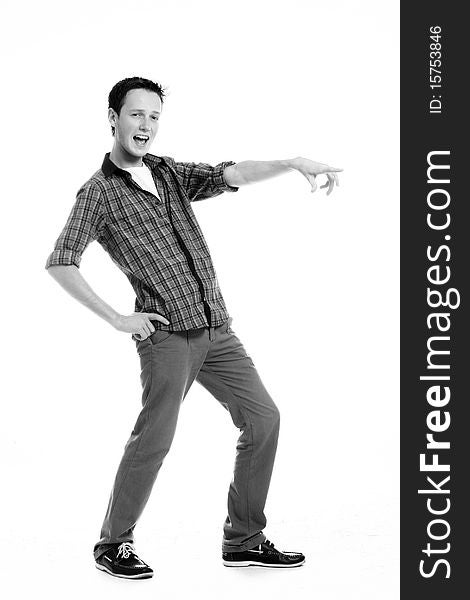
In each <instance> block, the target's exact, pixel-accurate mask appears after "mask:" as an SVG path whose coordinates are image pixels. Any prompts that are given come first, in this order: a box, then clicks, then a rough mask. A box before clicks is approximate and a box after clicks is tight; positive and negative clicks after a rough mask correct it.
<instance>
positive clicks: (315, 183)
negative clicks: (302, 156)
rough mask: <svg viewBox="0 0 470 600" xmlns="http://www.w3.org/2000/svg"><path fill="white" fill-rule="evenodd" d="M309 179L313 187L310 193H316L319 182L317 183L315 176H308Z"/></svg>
mask: <svg viewBox="0 0 470 600" xmlns="http://www.w3.org/2000/svg"><path fill="white" fill-rule="evenodd" d="M307 179H308V181H309V183H310V185H311V186H312V189H311V190H310V191H311V192H312V194H313V192H315V191H316V189H317V182H316V178H315V175H307Z"/></svg>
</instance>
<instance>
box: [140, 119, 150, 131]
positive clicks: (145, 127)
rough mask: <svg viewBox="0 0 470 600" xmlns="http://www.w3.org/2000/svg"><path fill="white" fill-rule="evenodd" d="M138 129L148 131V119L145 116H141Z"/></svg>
mask: <svg viewBox="0 0 470 600" xmlns="http://www.w3.org/2000/svg"><path fill="white" fill-rule="evenodd" d="M139 129H141V130H142V131H150V120H149V119H148V118H147V117H143V118H142V120H141V122H140V127H139Z"/></svg>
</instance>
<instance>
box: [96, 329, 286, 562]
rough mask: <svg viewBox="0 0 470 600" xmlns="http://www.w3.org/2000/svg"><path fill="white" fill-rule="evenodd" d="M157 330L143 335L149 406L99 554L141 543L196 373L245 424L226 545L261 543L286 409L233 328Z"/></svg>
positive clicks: (127, 452)
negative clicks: (137, 533) (142, 521)
mask: <svg viewBox="0 0 470 600" xmlns="http://www.w3.org/2000/svg"><path fill="white" fill-rule="evenodd" d="M231 322H232V319H231V318H230V319H228V321H226V322H225V323H224V324H223V325H220V326H218V327H211V328H209V327H205V328H203V329H194V330H189V331H176V332H169V331H161V330H156V331H155V332H154V333H153V334H152V335H151V336H150V337H148V338H147V339H145V340H143V341H137V342H136V345H137V352H138V354H139V356H140V364H141V382H142V388H143V391H142V410H141V411H140V414H139V416H138V418H137V421H136V423H135V426H134V429H133V430H132V433H131V436H130V438H129V440H128V441H127V444H126V446H125V449H124V455H123V457H122V460H121V463H120V465H119V468H118V471H117V474H116V479H115V481H114V486H113V489H112V492H111V496H110V499H109V504H108V509H107V512H106V516H105V519H104V522H103V526H102V529H101V539H100V540H99V541H98V542H97V543H96V544H95V546H94V550H93V553H94V556H95V559H96V558H98V556H100V555H101V554H102V553H103V552H105V551H106V549H107V548H108V547H109V546H108V544H116V543H122V542H131V543H132V542H133V541H134V528H135V525H136V523H137V521H138V519H139V517H140V515H141V514H142V511H143V510H144V508H145V505H146V503H147V500H148V498H149V496H150V492H151V490H152V486H153V484H154V482H155V479H156V477H157V474H158V471H159V469H160V467H161V465H162V462H163V459H164V458H165V456H166V454H167V453H168V451H169V449H170V446H171V442H172V440H173V436H174V433H175V429H176V422H177V419H178V413H179V409H180V406H181V403H182V401H183V400H184V398H185V396H186V394H187V393H188V391H189V388H190V387H191V385H192V383H193V381H194V380H195V379H196V380H197V381H198V382H199V383H200V384H201V385H203V386H204V387H205V388H206V389H207V390H208V391H209V392H210V393H211V394H212V395H213V396H214V397H215V398H216V399H217V400H218V401H219V402H220V403H221V404H222V405H223V406H224V408H226V409H227V411H228V412H229V413H230V416H231V418H232V421H233V423H234V424H235V426H236V427H237V428H238V429H240V436H239V438H238V442H237V446H236V459H235V469H234V473H233V478H232V481H231V483H230V487H229V492H228V515H227V518H226V519H225V523H224V526H223V538H222V550H223V551H224V552H237V551H243V550H247V549H249V548H253V547H254V546H256V545H258V544H260V543H261V542H263V541H264V540H265V539H266V537H265V535H264V534H263V531H262V530H263V528H264V527H265V526H266V518H265V515H264V506H265V502H266V497H267V494H268V488H269V483H270V480H271V473H272V469H273V464H274V457H275V454H276V448H277V440H278V434H279V411H278V409H277V407H276V405H275V404H274V402H273V400H272V399H271V397H270V396H269V394H268V392H267V391H266V389H265V387H264V385H263V383H262V381H261V379H260V377H259V375H258V373H257V371H256V368H255V366H254V364H253V361H252V360H251V358H250V357H249V356H248V355H247V353H246V351H245V349H244V347H243V345H242V343H241V342H240V340H239V339H238V337H237V336H236V335H235V334H234V332H233V331H232V329H231V328H230V324H231Z"/></svg>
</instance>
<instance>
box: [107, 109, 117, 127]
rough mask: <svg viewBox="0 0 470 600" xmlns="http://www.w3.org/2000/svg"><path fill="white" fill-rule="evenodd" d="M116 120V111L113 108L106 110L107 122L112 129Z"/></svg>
mask: <svg viewBox="0 0 470 600" xmlns="http://www.w3.org/2000/svg"><path fill="white" fill-rule="evenodd" d="M116 119H117V113H116V111H115V110H114V109H113V108H108V121H109V123H110V124H111V125H112V126H113V127H116Z"/></svg>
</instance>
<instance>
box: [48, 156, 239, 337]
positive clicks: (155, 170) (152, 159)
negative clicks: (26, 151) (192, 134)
mask: <svg viewBox="0 0 470 600" xmlns="http://www.w3.org/2000/svg"><path fill="white" fill-rule="evenodd" d="M143 161H144V163H145V164H146V165H147V166H148V167H149V168H150V170H151V172H152V175H153V178H154V181H155V185H156V187H157V191H158V193H159V196H160V198H161V199H162V200H160V199H158V198H157V197H156V196H154V195H153V194H151V193H150V192H147V191H145V190H143V189H142V188H141V187H140V186H139V185H138V184H137V183H135V181H134V180H133V179H132V177H131V175H130V173H128V172H126V171H124V170H122V169H120V168H119V167H117V166H116V165H115V164H114V163H113V162H112V161H111V160H110V158H109V153H108V154H106V156H105V158H104V161H103V164H102V166H101V169H99V170H98V171H97V172H96V173H94V174H93V175H92V177H91V178H90V179H89V180H88V181H87V182H86V183H85V184H84V185H83V186H82V187H81V188H80V190H79V191H78V193H77V198H76V201H75V204H74V205H73V207H72V210H71V212H70V215H69V217H68V219H67V222H66V224H65V226H64V228H63V230H62V232H61V234H60V235H59V237H58V238H57V240H56V242H55V246H54V250H53V252H52V253H51V254H50V255H49V257H48V258H47V261H46V265H45V268H46V269H48V268H49V267H51V266H53V265H76V266H77V267H79V266H80V261H81V257H82V254H83V252H84V250H85V248H86V247H87V246H88V244H89V243H90V242H92V241H93V240H97V241H98V242H99V243H100V244H101V246H102V247H103V248H104V249H105V250H106V252H107V253H108V254H109V255H110V257H111V259H112V260H113V261H114V263H115V264H116V265H117V266H118V267H119V268H120V269H121V271H122V272H123V273H124V274H125V275H126V277H127V278H128V279H129V281H130V283H131V285H132V287H133V288H134V291H135V293H136V300H135V310H136V311H137V312H156V313H159V314H161V315H163V316H164V317H166V318H167V319H168V320H169V321H170V325H169V326H166V325H164V324H162V323H160V322H159V321H153V323H154V325H155V327H156V328H158V329H170V330H174V331H184V330H188V329H196V328H200V327H206V326H207V325H212V326H217V325H221V324H222V323H224V322H225V321H226V320H227V319H228V316H229V315H228V312H227V308H226V306H225V302H224V300H223V297H222V294H221V291H220V289H219V284H218V281H217V276H216V273H215V270H214V266H213V264H212V260H211V257H210V254H209V249H208V247H207V244H206V241H205V240H204V236H203V234H202V231H201V229H200V227H199V224H198V222H197V220H196V217H195V215H194V212H193V209H192V206H191V202H193V201H196V200H202V199H204V198H211V197H213V196H218V195H219V194H222V193H223V192H226V191H231V192H234V191H237V190H238V188H236V187H231V186H229V185H228V184H227V183H226V182H225V179H224V176H223V171H224V169H225V167H227V166H228V165H233V164H235V163H234V162H233V161H226V162H221V163H219V164H217V165H216V166H211V165H208V164H205V163H187V162H176V161H175V160H174V159H173V158H170V157H168V156H161V157H157V156H154V155H152V154H147V155H146V156H144V158H143ZM209 321H210V322H209Z"/></svg>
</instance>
